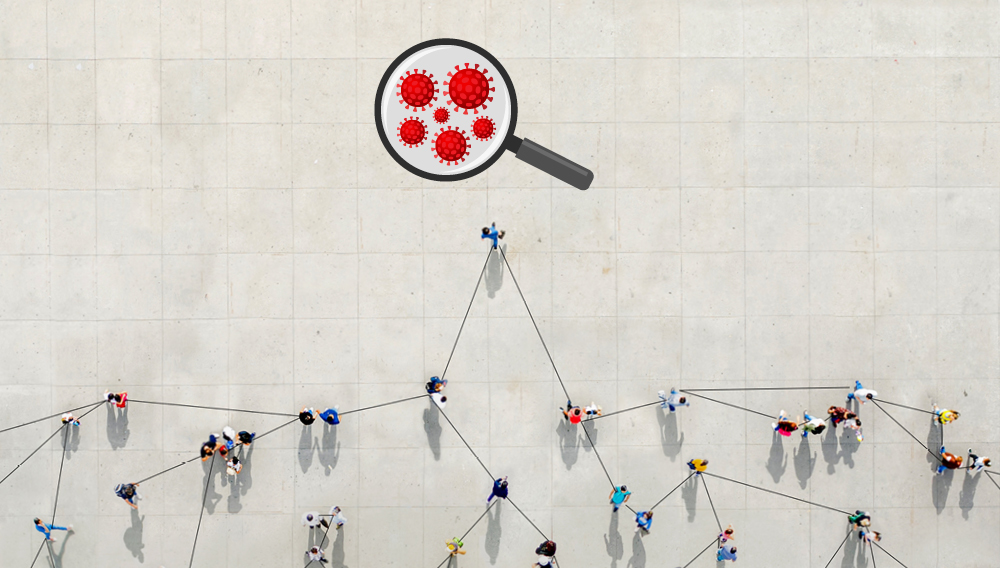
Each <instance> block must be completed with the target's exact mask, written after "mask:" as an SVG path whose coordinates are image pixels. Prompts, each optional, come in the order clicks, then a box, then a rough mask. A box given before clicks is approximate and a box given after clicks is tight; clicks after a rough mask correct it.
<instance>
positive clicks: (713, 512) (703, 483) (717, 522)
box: [699, 476, 722, 534]
mask: <svg viewBox="0 0 1000 568" xmlns="http://www.w3.org/2000/svg"><path fill="white" fill-rule="evenodd" d="M699 477H700V476H699ZM701 486H702V487H704V488H705V495H708V504H709V505H711V506H712V514H713V515H715V524H717V525H719V534H722V522H721V521H719V513H717V512H716V511H715V503H713V502H712V494H711V493H709V492H708V484H707V483H705V478H704V477H702V478H701Z"/></svg>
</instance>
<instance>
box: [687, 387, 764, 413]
mask: <svg viewBox="0 0 1000 568" xmlns="http://www.w3.org/2000/svg"><path fill="white" fill-rule="evenodd" d="M680 392H682V393H685V394H689V395H691V396H696V397H698V398H703V399H705V400H710V401H712V402H715V403H718V404H721V405H723V406H728V407H730V408H736V409H739V410H742V411H744V412H750V413H752V414H758V415H760V416H763V417H764V418H767V419H770V420H774V416H771V415H770V414H764V413H763V412H758V411H756V410H751V409H749V408H746V407H743V406H737V405H735V404H730V403H728V402H722V401H721V400H715V399H714V398H708V397H707V396H705V395H701V394H698V393H695V392H691V391H689V390H686V389H682V390H681V391H680Z"/></svg>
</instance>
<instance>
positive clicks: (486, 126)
mask: <svg viewBox="0 0 1000 568" xmlns="http://www.w3.org/2000/svg"><path fill="white" fill-rule="evenodd" d="M496 131H497V127H496V125H495V124H494V123H493V119H492V118H490V117H488V116H480V117H479V118H477V119H476V120H475V121H473V122H472V135H473V136H475V137H476V138H477V139H478V140H479V141H480V142H486V141H487V140H489V139H490V138H493V135H494V134H496Z"/></svg>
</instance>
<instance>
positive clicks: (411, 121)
mask: <svg viewBox="0 0 1000 568" xmlns="http://www.w3.org/2000/svg"><path fill="white" fill-rule="evenodd" d="M396 134H398V135H399V141H400V142H402V143H403V145H404V146H408V147H410V148H414V147H416V146H419V145H421V144H423V143H424V140H427V125H426V124H424V121H422V120H420V119H419V118H416V117H413V116H411V117H410V118H406V119H404V120H403V122H401V123H399V127H397V128H396Z"/></svg>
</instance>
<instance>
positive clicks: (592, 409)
mask: <svg viewBox="0 0 1000 568" xmlns="http://www.w3.org/2000/svg"><path fill="white" fill-rule="evenodd" d="M559 410H561V411H562V414H563V418H565V419H566V420H568V421H569V423H570V424H579V423H580V422H583V421H584V420H590V419H593V418H597V417H598V416H600V415H601V407H600V406H598V405H596V404H594V403H593V402H591V403H590V404H589V405H587V406H586V407H584V408H580V407H579V406H574V405H573V402H572V401H570V400H567V401H566V408H562V407H560V408H559Z"/></svg>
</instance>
